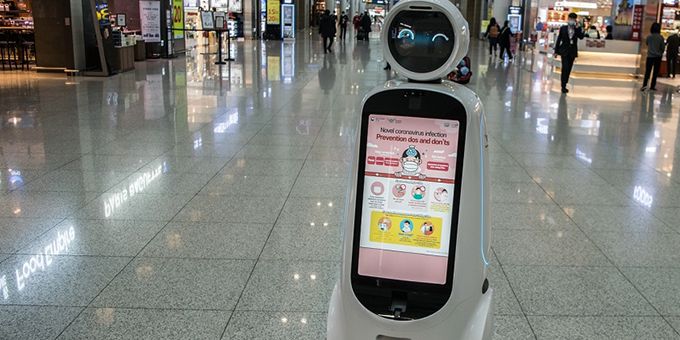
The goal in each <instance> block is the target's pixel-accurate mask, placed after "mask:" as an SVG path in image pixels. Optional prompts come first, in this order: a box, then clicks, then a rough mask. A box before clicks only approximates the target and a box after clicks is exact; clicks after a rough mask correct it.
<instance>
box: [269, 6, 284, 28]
mask: <svg viewBox="0 0 680 340" xmlns="http://www.w3.org/2000/svg"><path fill="white" fill-rule="evenodd" d="M279 23H281V1H279V0H267V25H278V24H279Z"/></svg>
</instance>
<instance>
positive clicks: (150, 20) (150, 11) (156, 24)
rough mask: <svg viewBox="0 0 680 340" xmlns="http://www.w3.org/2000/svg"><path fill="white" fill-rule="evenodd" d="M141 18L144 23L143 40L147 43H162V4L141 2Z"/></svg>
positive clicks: (145, 0)
mask: <svg viewBox="0 0 680 340" xmlns="http://www.w3.org/2000/svg"><path fill="white" fill-rule="evenodd" d="M139 16H140V19H141V22H142V38H143V39H144V41H145V42H160V41H161V3H160V1H149V0H141V1H140V2H139Z"/></svg>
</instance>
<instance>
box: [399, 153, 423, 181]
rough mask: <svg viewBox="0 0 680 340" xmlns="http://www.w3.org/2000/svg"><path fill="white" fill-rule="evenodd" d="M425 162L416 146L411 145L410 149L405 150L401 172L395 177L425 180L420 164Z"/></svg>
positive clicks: (402, 156)
mask: <svg viewBox="0 0 680 340" xmlns="http://www.w3.org/2000/svg"><path fill="white" fill-rule="evenodd" d="M422 162H423V160H422V159H421V157H420V152H419V151H418V150H417V149H416V147H415V146H413V145H409V147H408V149H406V150H404V153H403V154H402V155H401V171H397V172H395V173H394V175H395V176H397V177H401V176H415V177H418V178H419V179H425V177H426V176H425V175H424V174H422V173H421V171H422V170H421V169H420V164H421V163H422Z"/></svg>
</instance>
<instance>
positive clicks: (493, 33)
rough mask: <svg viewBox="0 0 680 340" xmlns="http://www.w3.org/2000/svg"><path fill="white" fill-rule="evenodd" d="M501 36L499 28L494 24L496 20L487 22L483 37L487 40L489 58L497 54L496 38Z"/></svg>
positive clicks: (492, 19)
mask: <svg viewBox="0 0 680 340" xmlns="http://www.w3.org/2000/svg"><path fill="white" fill-rule="evenodd" d="M500 34H501V27H500V26H499V25H498V22H496V18H491V20H489V25H488V26H486V33H484V35H485V36H486V38H487V39H489V57H493V56H495V55H496V53H497V52H498V36H499V35H500Z"/></svg>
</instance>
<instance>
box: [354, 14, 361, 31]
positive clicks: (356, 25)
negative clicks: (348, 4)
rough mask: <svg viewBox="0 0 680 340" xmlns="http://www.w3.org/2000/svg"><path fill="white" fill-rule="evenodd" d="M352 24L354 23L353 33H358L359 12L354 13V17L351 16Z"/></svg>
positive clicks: (359, 24) (359, 23)
mask: <svg viewBox="0 0 680 340" xmlns="http://www.w3.org/2000/svg"><path fill="white" fill-rule="evenodd" d="M352 25H354V34H357V33H359V27H360V26H361V15H359V12H356V14H354V17H353V18H352Z"/></svg>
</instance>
